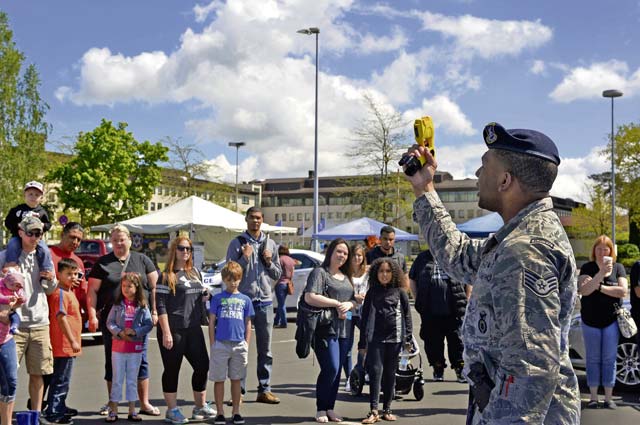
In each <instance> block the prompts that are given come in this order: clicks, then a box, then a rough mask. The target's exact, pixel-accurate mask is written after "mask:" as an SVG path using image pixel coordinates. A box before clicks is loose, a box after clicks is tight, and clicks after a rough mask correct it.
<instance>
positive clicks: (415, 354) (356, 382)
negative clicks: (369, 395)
mask: <svg viewBox="0 0 640 425" xmlns="http://www.w3.org/2000/svg"><path fill="white" fill-rule="evenodd" d="M411 346H412V347H411V350H409V351H407V350H405V349H404V348H402V350H401V351H400V356H399V359H398V368H397V369H396V387H395V395H396V396H398V395H406V394H409V392H410V391H411V389H412V388H413V396H414V397H415V398H416V400H417V401H420V400H422V398H423V397H424V378H423V377H422V356H421V355H420V348H419V347H418V342H417V341H416V339H415V337H412V339H411ZM416 359H417V363H418V364H417V367H416V365H415V364H414V363H415V362H416ZM365 364H366V359H365ZM368 383H369V376H368V374H367V372H366V370H365V368H364V367H362V366H355V367H354V368H353V370H352V371H351V374H350V375H349V384H350V385H351V395H352V396H359V395H360V394H362V389H363V387H364V385H365V384H368Z"/></svg>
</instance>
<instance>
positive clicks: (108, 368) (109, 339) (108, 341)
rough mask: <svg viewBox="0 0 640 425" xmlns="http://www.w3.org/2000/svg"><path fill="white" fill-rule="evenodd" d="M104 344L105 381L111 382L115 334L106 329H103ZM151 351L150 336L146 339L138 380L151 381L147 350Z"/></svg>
mask: <svg viewBox="0 0 640 425" xmlns="http://www.w3.org/2000/svg"><path fill="white" fill-rule="evenodd" d="M102 342H103V348H104V380H105V381H109V382H111V381H112V379H113V367H112V365H111V347H112V346H113V334H112V333H111V332H109V331H108V330H106V329H102ZM148 349H149V335H145V337H144V351H143V352H142V363H140V372H138V380H139V381H144V380H145V379H149V362H148V361H147V350H148Z"/></svg>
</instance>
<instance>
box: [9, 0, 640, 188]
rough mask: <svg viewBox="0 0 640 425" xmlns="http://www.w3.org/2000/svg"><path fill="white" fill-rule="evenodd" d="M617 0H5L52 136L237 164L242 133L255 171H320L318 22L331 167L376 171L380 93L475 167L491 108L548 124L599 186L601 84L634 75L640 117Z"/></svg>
mask: <svg viewBox="0 0 640 425" xmlns="http://www.w3.org/2000/svg"><path fill="white" fill-rule="evenodd" d="M610 4H612V5H615V7H611V6H608V5H609V4H607V6H605V5H604V4H603V3H602V2H595V1H578V0H567V1H562V2H557V1H550V0H540V1H517V2H514V1H508V0H504V1H497V0H487V1H481V0H460V1H455V0H450V1H429V2H427V1H417V0H396V1H389V2H386V3H385V2H375V1H353V0H307V1H295V0H288V1H281V0H271V1H269V0H243V1H226V2H224V1H218V0H216V1H213V2H210V3H209V2H191V1H185V0H163V1H157V0H137V1H124V0H116V1H109V2H88V1H83V0H75V1H71V0H60V1H55V2H51V1H44V0H38V1H35V0H20V1H11V0H7V1H5V2H3V4H2V6H0V10H3V11H5V12H7V13H8V15H9V19H10V25H11V27H12V29H13V30H14V39H15V41H16V43H17V45H18V47H19V48H20V49H21V50H22V51H23V52H24V53H25V55H26V57H27V61H28V62H30V63H35V64H36V65H37V67H38V69H39V71H40V74H41V77H42V80H43V85H42V94H43V96H44V98H45V99H46V100H47V102H48V103H49V104H50V106H51V110H50V112H49V114H48V120H49V121H50V122H51V124H52V125H53V135H52V137H51V139H52V140H64V139H67V138H73V137H74V136H75V135H77V133H78V132H80V131H90V130H92V129H93V128H95V127H96V126H97V125H98V124H99V122H100V119H101V118H107V119H109V120H112V121H114V122H118V121H125V122H127V123H129V129H130V130H131V131H132V132H133V133H134V135H135V137H136V138H138V139H139V140H151V141H158V140H160V139H162V138H163V137H166V136H170V137H173V138H182V139H183V140H184V141H185V142H187V143H194V142H195V143H198V144H199V146H200V148H201V150H202V151H203V152H204V153H205V154H206V157H207V159H209V160H210V161H211V163H212V164H214V165H215V166H216V168H215V170H216V171H214V173H215V174H217V175H218V176H220V177H222V178H223V179H226V180H228V181H233V179H234V176H235V174H234V173H235V169H234V166H235V150H232V149H231V148H229V147H228V146H227V143H228V142H229V141H239V140H241V141H245V142H246V143H247V146H246V147H243V148H242V149H241V150H240V162H241V170H240V178H241V179H242V180H249V179H253V178H267V177H285V176H301V175H306V173H307V170H310V169H312V168H313V118H314V115H313V114H314V102H313V99H314V98H313V96H314V72H315V67H314V66H315V62H314V61H315V59H314V55H315V43H314V38H313V37H310V36H304V35H300V34H296V30H297V29H300V28H306V27H311V26H316V27H319V28H320V31H321V32H320V68H319V69H320V82H319V108H320V109H319V136H318V138H319V146H320V159H319V174H320V175H337V174H339V175H344V174H354V173H357V172H358V171H360V170H359V169H358V168H357V166H355V165H354V164H353V162H352V161H351V160H350V159H348V158H347V157H346V156H345V155H344V153H345V152H346V150H347V148H348V147H349V145H352V144H353V142H352V140H353V136H352V134H351V131H352V129H353V128H354V127H355V126H356V125H357V123H358V121H359V120H360V119H362V118H364V117H365V116H366V114H365V109H364V107H363V103H362V96H363V94H365V93H368V94H370V95H372V96H373V97H374V98H375V99H376V100H377V101H378V102H379V103H380V105H384V107H386V108H390V109H392V110H395V111H398V112H400V113H402V114H403V115H404V116H405V117H406V118H407V122H408V123H410V122H411V120H412V119H414V118H415V117H417V116H420V115H424V114H428V115H432V116H433V117H434V121H435V123H436V126H437V128H436V146H437V148H438V155H439V162H440V169H441V170H445V171H450V172H451V173H452V174H454V176H456V177H459V178H462V177H468V176H471V175H472V174H473V172H474V171H475V169H476V168H477V167H478V165H479V163H480V161H479V158H480V156H481V154H482V152H483V151H484V150H485V147H484V143H483V142H482V140H481V132H482V128H483V127H484V125H485V124H486V123H488V122H490V121H497V122H499V123H501V124H503V125H504V126H505V127H507V128H533V129H537V130H540V131H543V132H545V133H546V134H547V135H549V136H550V137H551V138H552V139H553V140H554V141H555V142H556V143H557V145H558V147H559V150H560V154H561V157H562V159H563V162H562V164H561V168H560V176H559V179H558V181H557V183H556V185H555V187H554V193H555V194H557V195H559V196H569V197H573V198H575V199H584V197H585V195H584V181H585V177H586V175H588V174H590V173H594V172H600V171H604V170H605V169H607V167H608V165H607V162H606V158H604V157H603V156H602V155H601V154H600V150H601V149H603V148H604V147H605V146H606V143H607V137H608V133H609V131H610V127H611V121H610V120H611V116H610V101H609V100H608V99H604V98H602V97H601V93H602V90H604V89H609V88H615V89H619V90H622V91H623V92H624V96H623V97H622V98H619V99H616V113H615V119H616V123H629V122H633V121H635V122H638V121H639V118H640V116H639V114H638V111H640V100H639V99H640V96H639V94H640V55H638V53H637V50H636V49H637V41H638V40H640V2H639V1H638V0H635V1H630V0H619V1H616V2H612V3H610ZM634 42H635V43H634ZM634 52H636V53H634ZM407 135H408V136H410V135H411V132H410V124H409V125H408V126H407ZM410 141H411V140H410V139H407V143H409V142H410ZM362 148H363V149H366V146H363V147H362Z"/></svg>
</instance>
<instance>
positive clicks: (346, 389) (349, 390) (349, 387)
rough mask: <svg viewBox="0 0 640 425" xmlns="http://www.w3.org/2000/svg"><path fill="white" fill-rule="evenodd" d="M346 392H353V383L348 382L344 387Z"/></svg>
mask: <svg viewBox="0 0 640 425" xmlns="http://www.w3.org/2000/svg"><path fill="white" fill-rule="evenodd" d="M344 390H345V391H346V392H348V393H350V392H351V383H350V382H349V380H347V383H346V384H345V386H344Z"/></svg>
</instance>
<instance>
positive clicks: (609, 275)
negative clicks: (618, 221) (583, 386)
mask: <svg viewBox="0 0 640 425" xmlns="http://www.w3.org/2000/svg"><path fill="white" fill-rule="evenodd" d="M615 261H616V253H615V249H614V246H613V242H612V241H611V239H609V238H608V237H607V236H605V235H602V236H599V237H598V238H596V240H595V242H594V243H593V246H592V248H591V261H590V262H588V263H585V264H584V265H583V266H582V267H581V268H580V276H579V277H578V293H579V294H580V295H582V298H581V300H580V305H581V309H580V313H581V315H582V335H583V339H584V345H585V349H586V351H587V385H588V386H589V391H590V393H591V400H590V401H589V403H588V404H587V407H588V408H591V409H597V408H598V407H600V406H599V404H598V386H599V385H602V386H603V387H604V404H603V407H604V408H607V409H615V408H616V404H615V402H614V401H613V400H612V399H611V396H612V393H613V386H614V384H615V381H616V353H617V350H618V336H619V333H620V332H619V330H618V322H617V319H616V313H615V307H614V306H615V304H620V303H621V302H622V298H624V297H625V296H626V295H627V275H626V272H625V270H624V266H623V265H622V264H620V263H616V262H615Z"/></svg>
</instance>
